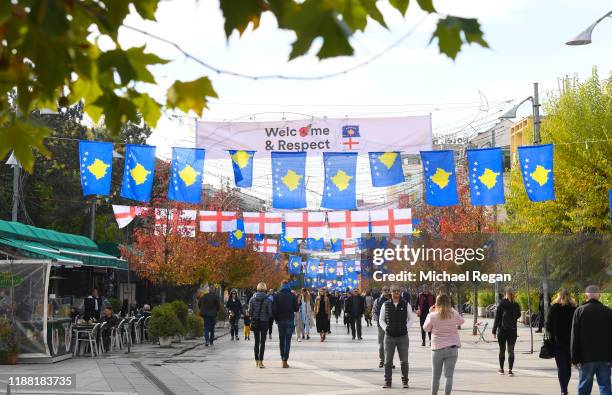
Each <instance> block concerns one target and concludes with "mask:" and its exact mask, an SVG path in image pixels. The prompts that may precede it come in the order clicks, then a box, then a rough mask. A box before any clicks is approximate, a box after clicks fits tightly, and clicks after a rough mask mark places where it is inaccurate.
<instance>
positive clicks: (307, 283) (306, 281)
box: [304, 277, 316, 288]
mask: <svg viewBox="0 0 612 395" xmlns="http://www.w3.org/2000/svg"><path fill="white" fill-rule="evenodd" d="M314 279H315V280H316V277H315V278H314ZM304 286H305V287H307V288H312V287H313V279H312V278H311V277H304Z"/></svg>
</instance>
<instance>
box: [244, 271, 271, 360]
mask: <svg viewBox="0 0 612 395" xmlns="http://www.w3.org/2000/svg"><path fill="white" fill-rule="evenodd" d="M266 288H267V287H266V283H259V284H257V292H255V294H254V295H253V296H252V297H251V300H249V308H248V310H247V315H248V316H250V317H251V330H252V331H253V337H254V338H255V346H254V351H255V366H257V367H258V368H263V367H264V365H263V358H264V352H265V350H266V334H267V332H268V322H269V321H270V317H271V316H272V300H270V297H269V296H268V294H267V293H266Z"/></svg>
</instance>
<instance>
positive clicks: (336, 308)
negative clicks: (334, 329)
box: [333, 291, 342, 324]
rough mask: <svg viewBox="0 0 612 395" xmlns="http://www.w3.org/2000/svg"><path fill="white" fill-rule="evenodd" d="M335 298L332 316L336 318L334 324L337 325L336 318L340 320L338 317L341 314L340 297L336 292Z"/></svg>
mask: <svg viewBox="0 0 612 395" xmlns="http://www.w3.org/2000/svg"><path fill="white" fill-rule="evenodd" d="M334 294H335V296H336V298H335V303H334V304H333V307H334V316H335V317H336V324H337V323H338V318H340V315H341V314H342V296H341V295H340V294H339V293H338V291H336V292H334Z"/></svg>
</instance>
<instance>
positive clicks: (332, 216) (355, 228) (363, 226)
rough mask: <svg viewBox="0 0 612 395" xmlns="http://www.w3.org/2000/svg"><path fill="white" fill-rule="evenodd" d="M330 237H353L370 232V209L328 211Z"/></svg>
mask: <svg viewBox="0 0 612 395" xmlns="http://www.w3.org/2000/svg"><path fill="white" fill-rule="evenodd" d="M327 221H328V223H329V237H330V238H333V239H352V238H358V237H361V234H362V233H369V228H370V213H369V212H368V211H330V212H328V213H327Z"/></svg>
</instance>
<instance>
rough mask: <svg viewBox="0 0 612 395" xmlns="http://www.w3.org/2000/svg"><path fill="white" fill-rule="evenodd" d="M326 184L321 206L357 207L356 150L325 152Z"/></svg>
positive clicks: (343, 208) (347, 208)
mask: <svg viewBox="0 0 612 395" xmlns="http://www.w3.org/2000/svg"><path fill="white" fill-rule="evenodd" d="M323 163H324V165H325V186H324V189H323V199H322V201H321V207H326V208H331V209H342V210H352V209H355V208H357V198H356V196H355V180H356V178H355V175H356V172H357V153H356V152H324V153H323Z"/></svg>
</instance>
